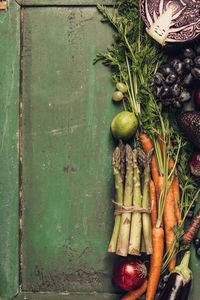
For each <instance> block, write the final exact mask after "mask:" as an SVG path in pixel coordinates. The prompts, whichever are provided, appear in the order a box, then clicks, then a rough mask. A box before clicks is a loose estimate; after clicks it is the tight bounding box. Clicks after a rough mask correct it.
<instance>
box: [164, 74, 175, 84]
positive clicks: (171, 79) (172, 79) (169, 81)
mask: <svg viewBox="0 0 200 300" xmlns="http://www.w3.org/2000/svg"><path fill="white" fill-rule="evenodd" d="M177 77H178V76H177V74H176V73H175V72H171V73H170V74H169V75H167V78H166V80H165V82H166V84H168V85H172V84H173V83H175V81H176V80H177Z"/></svg>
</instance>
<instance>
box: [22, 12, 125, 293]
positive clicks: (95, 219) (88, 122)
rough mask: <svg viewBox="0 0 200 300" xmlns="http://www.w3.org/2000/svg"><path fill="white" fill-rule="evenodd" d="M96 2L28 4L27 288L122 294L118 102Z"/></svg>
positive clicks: (25, 113)
mask: <svg viewBox="0 0 200 300" xmlns="http://www.w3.org/2000/svg"><path fill="white" fill-rule="evenodd" d="M100 18H101V16H100V15H99V13H98V11H97V9H96V8H95V7H72V8H64V7H62V8H55V7H54V8H28V9H24V30H23V31H24V42H23V151H22V153H23V178H22V182H23V190H22V206H23V242H22V258H23V261H22V265H23V269H22V276H23V290H24V291H66V290H67V291H73V292H75V291H76V292H82V291H84V292H85V291H88V292H93V291H97V292H98V291H99V292H113V287H112V284H111V273H112V267H113V260H114V259H115V257H114V256H112V255H109V254H107V247H108V243H109V239H110V235H111V231H112V226H113V222H114V216H113V205H112V202H111V201H112V197H113V194H114V190H113V189H114V183H113V175H112V164H111V163H112V162H111V160H112V151H113V139H112V137H111V133H110V123H111V121H112V118H113V117H114V115H115V114H116V112H117V111H119V110H120V109H121V106H119V105H115V104H114V103H113V102H112V100H111V97H112V92H113V90H114V89H115V87H114V86H113V84H112V82H111V79H110V73H109V70H108V69H106V68H105V67H104V66H102V64H101V63H98V64H97V65H93V60H94V57H95V55H96V54H97V52H98V51H100V50H103V49H106V47H107V45H108V44H109V43H110V41H111V36H112V30H111V28H109V26H105V25H104V24H102V23H101V22H100Z"/></svg>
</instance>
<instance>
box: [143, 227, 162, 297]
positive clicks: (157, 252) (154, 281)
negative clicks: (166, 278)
mask: <svg viewBox="0 0 200 300" xmlns="http://www.w3.org/2000/svg"><path fill="white" fill-rule="evenodd" d="M152 236H153V251H154V252H153V254H152V255H151V256H150V269H149V278H148V285H147V293H146V300H153V299H154V297H155V294H156V290H157V286H158V282H159V278H160V272H161V267H162V259H163V250H164V230H163V228H162V227H159V228H156V227H154V228H153V230H152Z"/></svg>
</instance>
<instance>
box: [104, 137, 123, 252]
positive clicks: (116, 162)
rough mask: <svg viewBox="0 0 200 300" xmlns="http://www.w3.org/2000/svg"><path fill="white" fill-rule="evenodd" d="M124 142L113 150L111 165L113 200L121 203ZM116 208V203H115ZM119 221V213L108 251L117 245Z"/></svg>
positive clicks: (111, 250) (114, 248)
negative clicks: (113, 186)
mask: <svg viewBox="0 0 200 300" xmlns="http://www.w3.org/2000/svg"><path fill="white" fill-rule="evenodd" d="M124 148H125V147H124V144H123V143H122V142H120V144H119V146H117V147H116V148H115V150H114V152H113V157H112V167H113V174H114V178H115V192H116V194H115V201H116V203H117V204H119V205H122V204H123V193H124V187H123V185H124V182H123V181H124V174H123V173H124V154H125V149H124ZM116 208H117V205H116ZM120 221H121V215H116V216H115V223H114V228H113V233H112V237H111V240H110V243H109V246H108V250H107V251H108V252H115V251H116V246H117V239H118V234H119V228H120Z"/></svg>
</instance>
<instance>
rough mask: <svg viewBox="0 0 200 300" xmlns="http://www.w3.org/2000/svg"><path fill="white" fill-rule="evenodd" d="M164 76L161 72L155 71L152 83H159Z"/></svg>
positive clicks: (162, 80)
mask: <svg viewBox="0 0 200 300" xmlns="http://www.w3.org/2000/svg"><path fill="white" fill-rule="evenodd" d="M164 80H165V78H164V76H163V74H161V73H159V72H157V73H156V74H155V76H154V83H155V84H157V85H161V84H162V83H163V82H164Z"/></svg>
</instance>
